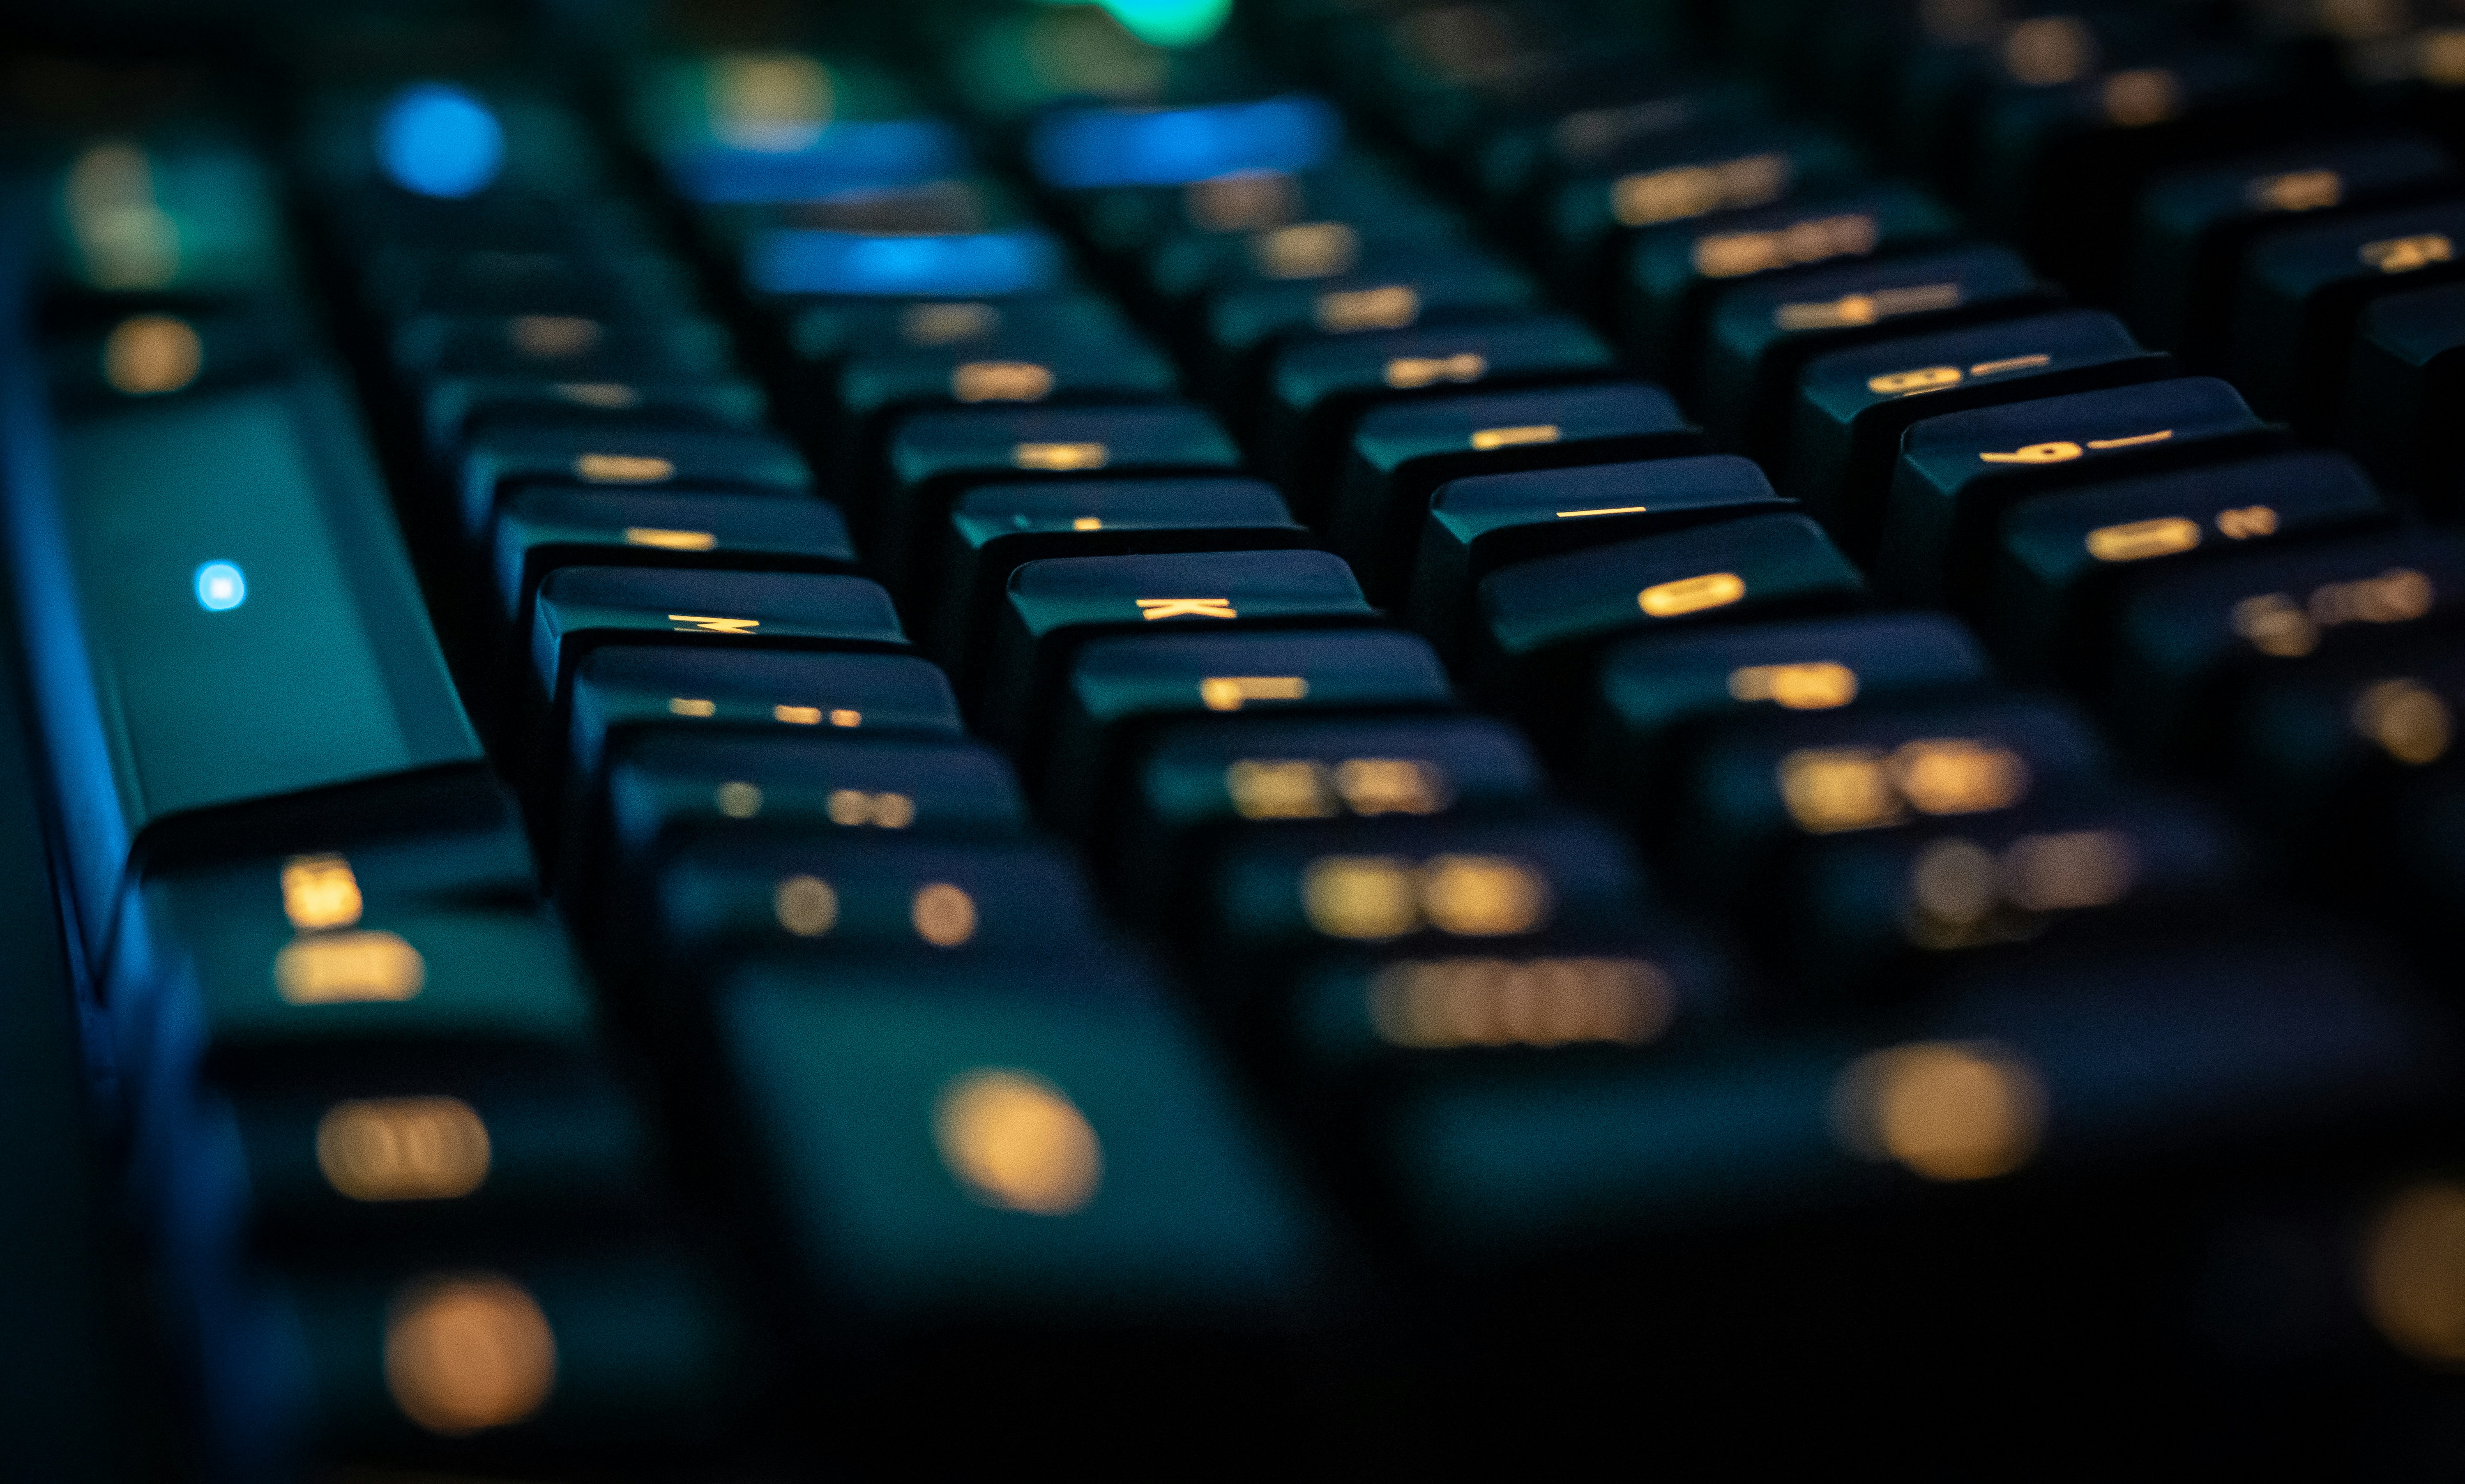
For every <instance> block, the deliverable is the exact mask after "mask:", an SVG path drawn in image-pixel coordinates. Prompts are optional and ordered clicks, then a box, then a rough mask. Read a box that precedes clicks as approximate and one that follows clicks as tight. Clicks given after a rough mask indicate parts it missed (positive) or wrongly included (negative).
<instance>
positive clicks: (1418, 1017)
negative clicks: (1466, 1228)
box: [1278, 914, 1735, 1129]
mask: <svg viewBox="0 0 2465 1484" xmlns="http://www.w3.org/2000/svg"><path fill="white" fill-rule="evenodd" d="M1733 978H1734V972H1733V970H1732V969H1731V968H1730V966H1729V965H1728V964H1727V963H1723V962H1721V959H1720V958H1719V957H1718V956H1717V955H1716V954H1714V953H1713V952H1711V951H1710V950H1709V948H1708V947H1707V945H1706V944H1705V943H1704V942H1703V941H1701V940H1700V939H1699V938H1698V937H1696V936H1695V935H1692V934H1689V933H1687V932H1685V931H1684V930H1683V929H1681V928H1678V927H1677V926H1676V925H1674V924H1672V923H1671V922H1669V921H1668V920H1666V919H1660V918H1656V917H1645V916H1643V915H1640V914H1638V915H1636V919H1634V920H1633V921H1632V922H1631V923H1630V924H1629V925H1628V926H1627V927H1626V928H1625V929H1624V931H1622V932H1620V933H1613V934H1610V935H1607V936H1589V937H1588V940H1587V941H1582V942H1579V943H1568V944H1564V945H1559V946H1557V947H1555V948H1554V949H1552V948H1542V949H1540V950H1539V951H1535V950H1534V948H1533V947H1532V945H1529V944H1521V943H1513V942H1508V943H1497V944H1483V943H1480V942H1477V941H1474V942H1464V943H1459V944H1448V943H1446V942H1444V941H1440V942H1438V943H1436V944H1432V945H1425V946H1422V947H1421V948H1419V949H1418V951H1415V949H1414V948H1413V947H1410V946H1407V947H1405V948H1403V949H1400V950H1398V951H1396V952H1394V953H1392V954H1391V955H1390V954H1388V953H1381V954H1379V955H1378V956H1377V957H1375V958H1370V959H1367V960H1366V962H1364V961H1361V960H1358V959H1354V958H1352V957H1350V956H1346V957H1344V958H1340V959H1332V960H1328V961H1326V962H1323V963H1320V964H1318V965H1317V966H1315V967H1314V968H1313V969H1312V970H1311V971H1310V972H1309V973H1307V974H1306V975H1304V976H1303V977H1302V979H1301V980H1300V982H1299V985H1298V986H1297V991H1296V993H1295V995H1294V997H1293V1003H1292V1005H1291V1007H1290V1008H1288V1009H1287V1010H1286V1011H1285V1017H1284V1018H1285V1024H1284V1025H1283V1026H1282V1027H1280V1028H1278V1029H1279V1030H1280V1031H1281V1035H1282V1037H1283V1038H1284V1039H1286V1040H1289V1041H1290V1042H1291V1043H1293V1044H1294V1047H1295V1049H1296V1050H1297V1051H1298V1052H1299V1053H1300V1054H1301V1055H1302V1056H1304V1057H1306V1058H1307V1061H1308V1065H1309V1068H1310V1071H1311V1072H1312V1073H1313V1074H1315V1075H1317V1076H1319V1077H1323V1078H1328V1079H1342V1081H1343V1082H1344V1083H1349V1084H1360V1085H1366V1086H1368V1087H1370V1088H1373V1089H1377V1088H1380V1087H1381V1086H1382V1083H1383V1080H1384V1079H1383V1078H1382V1077H1381V1074H1387V1075H1388V1076H1392V1075H1394V1074H1399V1073H1409V1074H1410V1075H1411V1076H1412V1078H1413V1079H1414V1080H1416V1081H1418V1080H1422V1079H1428V1080H1435V1081H1441V1082H1453V1081H1489V1080H1492V1079H1495V1078H1499V1077H1501V1076H1503V1077H1507V1078H1513V1079H1517V1080H1520V1081H1525V1082H1528V1083H1531V1084H1534V1085H1538V1086H1542V1087H1546V1086H1548V1085H1550V1084H1552V1083H1557V1082H1563V1081H1565V1080H1566V1079H1569V1078H1581V1077H1585V1076H1588V1075H1590V1074H1597V1073H1598V1072H1600V1071H1601V1070H1603V1069H1604V1068H1605V1067H1607V1066H1611V1065H1616V1064H1618V1063H1628V1064H1632V1063H1633V1062H1635V1061H1638V1060H1641V1059H1643V1058H1645V1057H1649V1056H1653V1055H1656V1054H1659V1052H1660V1048H1661V1047H1662V1046H1663V1045H1664V1044H1668V1043H1672V1042H1675V1043H1676V1044H1678V1045H1683V1044H1685V1040H1686V1039H1687V1038H1689V1037H1691V1036H1693V1035H1695V1034H1697V1033H1699V1028H1709V1027H1717V1026H1719V1025H1720V1024H1721V1020H1722V1019H1723V1018H1724V1017H1725V1016H1726V1014H1727V1013H1728V1012H1729V1011H1730V1010H1731V1009H1732V1008H1733V1004H1732V997H1733V994H1734V992H1735V991H1734V985H1733ZM1384 1111H1385V1110H1384V1109H1383V1108H1382V1107H1381V1106H1380V1105H1378V1104H1377V1103H1375V1102H1373V1103H1371V1105H1370V1108H1369V1110H1368V1113H1369V1117H1370V1119H1373V1120H1375V1119H1377V1118H1378V1116H1379V1115H1380V1114H1381V1113H1383V1112H1384ZM1371 1126H1372V1127H1373V1129H1374V1128H1375V1126H1376V1124H1375V1122H1374V1121H1373V1122H1372V1125H1371Z"/></svg>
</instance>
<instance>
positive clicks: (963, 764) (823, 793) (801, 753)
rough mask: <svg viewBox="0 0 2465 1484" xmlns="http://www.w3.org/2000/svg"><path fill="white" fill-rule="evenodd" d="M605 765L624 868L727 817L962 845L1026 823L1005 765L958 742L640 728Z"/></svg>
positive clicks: (974, 745) (719, 825) (982, 749)
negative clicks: (952, 840)
mask: <svg viewBox="0 0 2465 1484" xmlns="http://www.w3.org/2000/svg"><path fill="white" fill-rule="evenodd" d="M606 766H607V771H606V798H607V829H608V838H609V841H610V849H611V851H612V853H614V854H615V855H616V856H617V857H619V858H620V859H621V860H623V861H624V862H626V863H627V866H628V869H629V870H633V869H638V863H644V862H650V861H653V860H655V859H656V858H657V856H658V855H659V854H660V853H662V852H663V851H664V850H666V849H667V845H668V842H670V841H671V839H672V837H674V836H676V835H677V834H679V833H680V832H683V831H693V830H703V831H708V830H720V829H727V828H732V827H731V826H729V825H728V824H727V822H728V821H732V820H752V821H759V822H760V823H761V827H762V828H764V829H770V828H773V827H776V828H778V829H780V830H788V829H795V830H803V831H818V832H821V833H836V832H838V831H856V832H859V833H861V832H863V831H869V830H891V831H915V832H918V833H922V834H932V835H948V836H953V837H958V838H968V839H993V838H999V837H1001V836H1003V835H1009V834H1016V833H1018V832H1019V831H1023V830H1024V829H1025V828H1026V826H1027V806H1026V803H1025V801H1024V800H1022V799H1021V798H1020V796H1019V791H1018V783H1017V780H1016V779H1014V778H1013V777H1012V776H1011V774H1010V764H1008V763H1007V762H1005V761H1003V759H1002V756H1001V754H999V753H997V752H995V751H993V750H992V749H990V748H988V747H986V746H984V745H983V744H981V743H978V742H964V741H961V740H959V739H956V738H937V737H901V736H898V735H897V734H895V733H894V734H892V735H888V736H848V735H844V734H835V735H797V734H790V733H786V732H784V731H780V730H772V731H766V732H762V731H750V730H740V729H732V728H731V729H726V730H721V729H716V728H700V727H694V728H687V727H647V728H642V729H640V730H638V731H635V732H633V733H630V734H628V735H626V736H624V737H623V738H621V739H619V740H618V741H617V742H615V744H614V745H613V747H612V748H611V755H610V757H609V760H608V763H607V765H606Z"/></svg>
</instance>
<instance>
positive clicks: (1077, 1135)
mask: <svg viewBox="0 0 2465 1484" xmlns="http://www.w3.org/2000/svg"><path fill="white" fill-rule="evenodd" d="M1059 967H1060V966H1059V965H1055V966H1054V968H1055V969H1058V968H1059ZM1022 968H1023V969H1024V972H1021V973H1017V974H1014V975H1007V976H1005V982H1003V983H1000V984H997V985H996V984H987V983H986V982H985V981H984V980H983V978H982V977H981V976H975V975H964V976H958V977H954V978H950V979H944V980H940V981H935V980H931V979H926V980H923V981H922V982H921V983H920V982H919V976H918V975H917V974H916V973H915V972H914V971H912V970H898V969H892V970H889V971H887V972H879V973H851V974H849V975H846V976H843V977H841V978H838V979H836V980H834V981H833V982H832V983H829V984H827V985H824V984H820V983H815V982H813V981H811V979H809V978H807V977H806V976H803V975H800V974H797V973H795V972H792V971H790V970H788V969H787V968H785V967H768V968H763V969H759V970H756V971H754V972H751V973H748V974H746V975H745V976H744V977H743V978H741V979H740V980H738V981H737V982H736V983H735V984H733V985H731V986H727V987H726V988H725V989H723V990H722V993H721V994H720V996H719V998H718V1002H717V1009H718V1011H719V1017H720V1024H721V1040H722V1048H723V1053H724V1055H725V1056H726V1059H727V1063H728V1065H729V1067H730V1069H731V1071H732V1074H733V1079H734V1081H735V1082H736V1085H737V1086H738V1088H739V1090H740V1096H741V1097H742V1099H743V1103H744V1108H745V1110H746V1119H745V1122H746V1128H747V1136H746V1137H747V1139H748V1144H747V1149H748V1152H749V1153H750V1154H751V1156H752V1157H753V1159H754V1160H755V1162H756V1165H755V1167H756V1171H757V1174H758V1177H759V1179H760V1180H761V1181H762V1182H763V1185H764V1187H765V1188H766V1190H767V1191H768V1192H770V1194H771V1196H772V1198H773V1199H775V1200H777V1201H778V1202H780V1203H781V1209H782V1210H783V1212H784V1214H785V1216H786V1219H787V1223H788V1233H789V1235H790V1237H791V1238H792V1242H793V1245H792V1248H791V1249H790V1251H791V1252H792V1255H793V1259H794V1264H795V1267H794V1271H793V1274H792V1276H793V1277H794V1279H795V1280H796V1283H797V1289H796V1293H797V1294H798V1295H799V1296H801V1297H802V1298H803V1299H804V1301H806V1302H811V1303H813V1304H815V1305H817V1306H818V1307H819V1308H820V1309H821V1310H822V1312H825V1313H829V1314H836V1315H842V1316H845V1317H846V1318H845V1319H844V1320H843V1321H834V1322H841V1323H845V1324H861V1325H862V1326H863V1328H862V1331H861V1333H864V1334H866V1335H868V1336H876V1337H879V1338H880V1339H885V1340H886V1339H894V1338H898V1337H900V1336H902V1335H914V1334H918V1333H920V1332H921V1333H922V1334H926V1335H929V1334H933V1333H937V1332H941V1331H944V1330H947V1329H949V1328H951V1327H953V1326H966V1325H968V1324H969V1323H970V1322H971V1320H973V1319H974V1318H975V1317H977V1316H984V1317H987V1318H992V1319H994V1320H996V1321H997V1322H1002V1323H1005V1324H1013V1325H1014V1324H1021V1323H1024V1324H1028V1325H1033V1326H1037V1327H1038V1328H1043V1327H1044V1326H1047V1325H1049V1324H1051V1323H1052V1322H1053V1317H1054V1316H1055V1315H1056V1314H1058V1315H1061V1316H1064V1317H1065V1318H1063V1320H1062V1322H1064V1323H1067V1324H1068V1325H1069V1326H1070V1327H1071V1328H1072V1329H1074V1330H1077V1331H1078V1332H1080V1333H1085V1332H1086V1331H1088V1330H1091V1329H1092V1330H1096V1331H1098V1332H1099V1333H1100V1332H1102V1331H1105V1330H1111V1329H1116V1328H1119V1329H1125V1330H1128V1331H1130V1332H1132V1333H1133V1334H1136V1333H1141V1332H1144V1333H1146V1334H1148V1335H1150V1336H1152V1335H1154V1334H1155V1333H1156V1332H1158V1331H1164V1332H1166V1333H1167V1334H1168V1333H1170V1332H1171V1331H1172V1330H1174V1329H1176V1328H1181V1327H1184V1326H1196V1327H1199V1328H1201V1329H1206V1330H1216V1331H1218V1332H1220V1331H1221V1329H1222V1327H1223V1326H1227V1325H1230V1326H1233V1327H1235V1328H1236V1329H1237V1328H1239V1327H1242V1326H1246V1325H1252V1324H1256V1323H1259V1322H1260V1321H1262V1320H1263V1321H1265V1322H1269V1323H1272V1322H1275V1317H1277V1316H1279V1315H1285V1314H1290V1313H1292V1312H1293V1311H1294V1310H1295V1309H1296V1308H1297V1307H1298V1306H1299V1304H1301V1303H1302V1302H1303V1300H1304V1299H1305V1297H1306V1296H1307V1291H1308V1289H1309V1287H1310V1286H1311V1285H1312V1283H1313V1281H1314V1270H1315V1268H1316V1265H1317V1261H1318V1257H1317V1251H1316V1249H1317V1246H1318V1235H1319V1233H1318V1227H1317V1220H1316V1218H1315V1216H1314V1214H1313V1213H1312V1212H1311V1210H1310V1208H1309V1207H1308V1206H1307V1205H1306V1204H1305V1203H1304V1198H1303V1197H1302V1195H1301V1194H1300V1192H1299V1189H1298V1188H1297V1187H1296V1186H1295V1185H1293V1183H1292V1181H1291V1179H1290V1177H1289V1176H1288V1175H1286V1174H1285V1173H1284V1170H1283V1167H1282V1166H1281V1164H1280V1163H1279V1162H1278V1161H1277V1159H1276V1158H1275V1157H1274V1156H1273V1155H1272V1154H1271V1153H1270V1152H1269V1150H1268V1148H1267V1147H1266V1145H1265V1142H1264V1139H1263V1136H1262V1134H1261V1132H1260V1131H1259V1130H1258V1129H1257V1128H1256V1127H1255V1125H1254V1124H1253V1123H1252V1122H1251V1120H1250V1119H1249V1117H1248V1115H1247V1113H1246V1110H1245V1108H1244V1106H1243V1104H1242V1103H1241V1102H1240V1101H1239V1100H1237V1099H1236V1097H1235V1096H1234V1094H1233V1091H1232V1089H1231V1088H1230V1087H1229V1086H1228V1085H1227V1083H1226V1081H1225V1080H1224V1078H1223V1076H1222V1074H1220V1073H1218V1072H1217V1071H1216V1070H1215V1068H1214V1066H1213V1064H1212V1061H1211V1059H1210V1056H1209V1055H1208V1053H1207V1052H1206V1050H1205V1048H1204V1047H1203V1046H1202V1044H1201V1043H1200V1041H1199V1039H1198V1036H1197V1035H1196V1033H1195V1032H1194V1031H1193V1030H1189V1029H1188V1027H1187V1026H1186V1025H1185V1024H1184V1022H1183V1020H1182V1018H1181V1017H1180V1016H1179V1015H1178V1014H1177V1013H1175V1012H1173V1011H1172V1010H1171V1009H1170V1008H1168V1007H1167V1006H1166V1003H1165V1002H1164V1001H1162V1000H1161V999H1160V998H1158V997H1156V996H1154V995H1152V994H1149V993H1142V992H1141V986H1138V985H1137V984H1136V983H1135V982H1132V983H1131V984H1129V985H1126V986H1125V985H1123V984H1122V983H1121V978H1120V976H1119V975H1118V974H1114V975H1105V976H1101V977H1096V978H1092V979H1076V980H1074V979H1073V978H1072V977H1071V976H1069V975H1068V974H1067V973H1066V972H1059V973H1056V972H1051V971H1048V970H1045V969H1043V968H1041V967H1040V966H1038V965H1035V964H1033V963H1030V964H1027V965H1022ZM1012 1148H1025V1149H1028V1150H1033V1152H1034V1154H1035V1156H1036V1157H1035V1158H1033V1159H1032V1160H1021V1159H1015V1158H1008V1157H1005V1151H1007V1150H1010V1149H1012ZM1150 1342H1151V1343H1152V1340H1151V1341H1150ZM1150 1353H1151V1352H1150Z"/></svg>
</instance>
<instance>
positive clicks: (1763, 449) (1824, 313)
mask: <svg viewBox="0 0 2465 1484" xmlns="http://www.w3.org/2000/svg"><path fill="white" fill-rule="evenodd" d="M2051 298H2052V296H2051V294H2050V292H2049V291H2048V289H2047V288H2046V287H2045V285H2043V284H2042V283H2040V282H2039V281H2038V280H2037V278H2036V276H2035V275H2033V274H2032V273H2031V272H2030V271H2029V268H2028V265H2027V264H2026V263H2023V262H2022V261H2021V260H2020V259H2019V257H2018V256H2017V255H2014V254H2012V253H2010V252H2009V251H2008V250H2006V249H2003V248H1993V247H1976V248H1963V249H1959V250H1956V251H1948V252H1941V253H1926V254H1919V255H1913V256H1908V257H1899V258H1893V259H1890V260H1887V261H1884V262H1879V263H1859V264H1855V265H1854V266H1850V267H1844V268H1825V269H1818V270H1812V271H1810V272H1807V273H1804V274H1798V275H1793V276H1791V277H1788V279H1786V280H1783V281H1779V282H1774V283H1768V284H1765V283H1744V284H1741V285H1739V286H1738V287H1736V288H1733V289H1730V290H1727V291H1726V292H1724V293H1721V295H1719V296H1718V297H1717V298H1716V299H1714V301H1713V304H1712V309H1711V315H1710V320H1709V322H1708V329H1707V332H1706V344H1705V353H1704V360H1703V365H1702V368H1701V372H1700V384H1699V387H1698V388H1697V391H1698V396H1697V403H1698V405H1699V406H1700V407H1701V408H1702V410H1703V418H1704V425H1705V427H1706V428H1708V429H1709V430H1710V431H1711V432H1712V434H1713V436H1714V437H1716V438H1719V439H1720V440H1721V446H1722V447H1724V448H1735V449H1739V450H1742V451H1743V452H1745V453H1748V454H1755V455H1758V456H1764V457H1768V456H1770V455H1771V454H1775V453H1777V452H1778V449H1779V446H1780V444H1781V442H1782V440H1783V438H1784V436H1785V434H1786V433H1787V432H1788V414H1789V401H1790V398H1791V397H1792V396H1793V395H1794V393H1795V390H1796V387H1797V378H1798V372H1799V370H1800V369H1801V368H1802V367H1803V366H1804V365H1806V363H1807V362H1808V361H1810V360H1811V359H1812V358H1814V357H1815V356H1817V355H1821V354H1824V353H1826V352H1829V351H1833V350H1839V349H1844V348H1846V347H1847V346H1849V345H1853V344H1857V343H1863V342H1868V341H1876V340H1882V339H1885V338H1890V339H1892V340H1894V341H1895V343H1897V342H1899V340H1900V339H1901V338H1903V337H1906V336H1908V335H1910V334H1912V333H1916V332H1922V331H1927V330H1934V329H1941V328H1944V327H1946V326H1948V325H1952V324H1957V323H1960V322H1961V321H1978V320H1987V319H2010V318H2014V317H2017V316H2020V315H2024V314H2028V313H2030V312H2032V311H2035V310H2041V309H2044V308H2047V307H2049V305H2050V301H2051Z"/></svg>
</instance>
